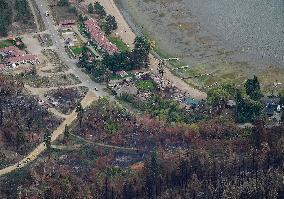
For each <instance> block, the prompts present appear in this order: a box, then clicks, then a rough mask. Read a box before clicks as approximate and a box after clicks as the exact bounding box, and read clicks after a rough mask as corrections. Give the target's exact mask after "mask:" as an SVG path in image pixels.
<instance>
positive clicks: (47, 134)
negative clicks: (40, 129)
mask: <svg viewBox="0 0 284 199" xmlns="http://www.w3.org/2000/svg"><path fill="white" fill-rule="evenodd" d="M43 141H44V144H45V146H46V148H47V149H50V147H51V134H50V132H49V131H48V130H47V131H46V132H45V134H44V138H43Z"/></svg>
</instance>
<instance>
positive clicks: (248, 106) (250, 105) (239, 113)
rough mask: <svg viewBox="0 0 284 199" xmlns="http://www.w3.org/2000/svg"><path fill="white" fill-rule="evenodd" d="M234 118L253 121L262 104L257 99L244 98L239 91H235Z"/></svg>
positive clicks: (239, 120) (258, 114)
mask: <svg viewBox="0 0 284 199" xmlns="http://www.w3.org/2000/svg"><path fill="white" fill-rule="evenodd" d="M235 101H236V110H235V112H236V113H235V118H236V120H237V122H253V121H254V120H255V119H257V118H258V117H259V116H260V114H261V109H262V105H261V103H260V102H259V101H254V100H252V99H247V98H244V97H243V96H242V95H241V93H240V91H239V90H237V91H236V96H235Z"/></svg>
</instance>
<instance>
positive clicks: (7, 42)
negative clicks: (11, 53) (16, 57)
mask: <svg viewBox="0 0 284 199" xmlns="http://www.w3.org/2000/svg"><path fill="white" fill-rule="evenodd" d="M13 45H14V42H13V41H12V40H8V39H7V40H1V41H0V48H5V47H8V46H13Z"/></svg>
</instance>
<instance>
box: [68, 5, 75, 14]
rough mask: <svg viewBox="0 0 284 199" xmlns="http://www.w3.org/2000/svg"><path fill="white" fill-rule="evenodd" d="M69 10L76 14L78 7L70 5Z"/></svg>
mask: <svg viewBox="0 0 284 199" xmlns="http://www.w3.org/2000/svg"><path fill="white" fill-rule="evenodd" d="M68 12H70V13H75V14H76V13H77V8H76V7H75V6H72V5H70V6H69V7H68Z"/></svg>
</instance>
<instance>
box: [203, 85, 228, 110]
mask: <svg viewBox="0 0 284 199" xmlns="http://www.w3.org/2000/svg"><path fill="white" fill-rule="evenodd" d="M230 97H231V94H230V92H228V91H227V90H226V88H225V87H223V85H220V86H217V87H213V88H211V89H210V90H209V91H208V99H207V100H208V102H209V104H211V105H212V106H218V105H221V104H224V103H226V102H227V101H228V100H229V98H230Z"/></svg>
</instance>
